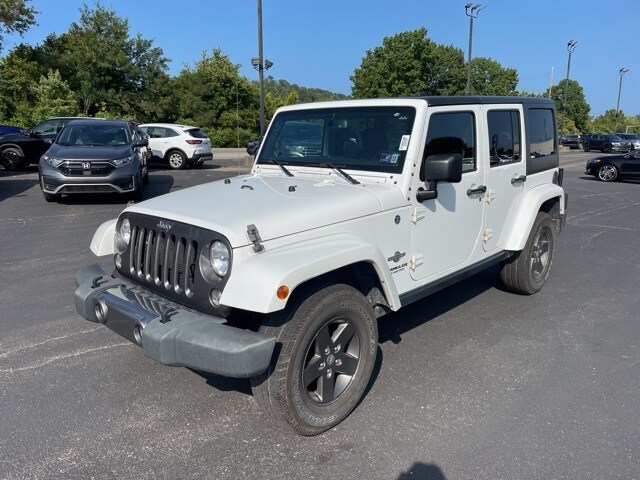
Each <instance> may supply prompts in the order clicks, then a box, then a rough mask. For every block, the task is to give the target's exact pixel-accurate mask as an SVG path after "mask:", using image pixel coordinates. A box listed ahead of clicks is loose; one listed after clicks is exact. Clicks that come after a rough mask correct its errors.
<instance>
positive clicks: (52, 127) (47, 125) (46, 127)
mask: <svg viewBox="0 0 640 480" xmlns="http://www.w3.org/2000/svg"><path fill="white" fill-rule="evenodd" d="M60 123H61V122H60V120H48V121H46V122H42V123H40V124H38V125H36V126H35V127H33V130H32V132H33V133H39V134H40V135H49V134H52V133H57V132H58V127H59V126H60Z"/></svg>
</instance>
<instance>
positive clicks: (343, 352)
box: [251, 285, 378, 436]
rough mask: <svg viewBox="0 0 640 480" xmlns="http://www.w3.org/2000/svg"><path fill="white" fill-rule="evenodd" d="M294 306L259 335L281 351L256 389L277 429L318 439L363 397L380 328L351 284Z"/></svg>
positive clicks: (305, 295) (254, 382)
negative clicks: (274, 342) (271, 337)
mask: <svg viewBox="0 0 640 480" xmlns="http://www.w3.org/2000/svg"><path fill="white" fill-rule="evenodd" d="M289 303H290V305H289V306H288V307H287V309H286V310H285V311H283V312H279V313H277V314H274V315H269V316H267V317H266V318H265V321H264V323H263V325H262V327H261V328H260V331H261V332H263V333H266V334H269V335H275V336H276V337H277V342H278V343H277V346H276V348H277V347H278V345H280V346H281V349H280V351H279V353H277V354H274V358H273V359H272V362H271V365H270V366H269V368H268V369H267V371H266V372H264V373H263V374H262V375H260V376H257V377H254V378H252V379H251V387H252V390H253V395H254V397H255V398H256V401H257V402H258V404H260V406H261V407H262V408H263V409H264V410H265V411H266V413H267V414H268V415H269V416H270V417H271V418H272V419H274V420H275V422H276V423H278V424H280V425H289V426H290V427H292V428H293V429H294V430H295V431H296V432H297V433H299V434H300V435H307V436H311V435H318V434H319V433H322V432H324V431H325V430H328V429H329V428H331V427H333V426H335V425H337V424H338V423H340V422H341V421H342V420H344V419H345V418H346V417H347V416H348V415H349V414H350V413H351V411H352V410H353V409H354V408H355V407H356V405H357V404H358V402H359V401H360V399H361V398H362V395H363V394H364V391H365V389H366V387H367V385H368V383H369V380H370V378H371V373H372V371H373V367H374V364H375V359H376V354H377V349H378V324H377V321H376V317H375V314H374V312H373V308H372V307H371V305H370V304H369V302H368V301H367V299H366V298H365V297H364V296H363V295H362V294H361V293H360V292H359V291H358V290H356V289H354V288H353V287H350V286H348V285H332V286H329V287H326V288H322V289H318V290H316V291H310V292H307V293H303V294H300V295H297V296H296V298H292V299H291V300H290V301H289Z"/></svg>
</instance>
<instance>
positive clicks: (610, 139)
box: [604, 134, 622, 142]
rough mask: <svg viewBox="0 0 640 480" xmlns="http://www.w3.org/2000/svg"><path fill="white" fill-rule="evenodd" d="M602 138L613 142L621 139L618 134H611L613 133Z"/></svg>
mask: <svg viewBox="0 0 640 480" xmlns="http://www.w3.org/2000/svg"><path fill="white" fill-rule="evenodd" d="M604 138H606V139H607V140H609V141H614V142H619V141H620V140H622V139H621V138H620V137H619V136H618V135H613V134H609V135H605V136H604Z"/></svg>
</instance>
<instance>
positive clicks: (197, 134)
mask: <svg viewBox="0 0 640 480" xmlns="http://www.w3.org/2000/svg"><path fill="white" fill-rule="evenodd" d="M186 132H187V133H188V134H189V135H191V136H192V137H193V138H207V135H206V134H205V133H204V132H203V131H202V130H200V129H199V128H192V129H190V130H186Z"/></svg>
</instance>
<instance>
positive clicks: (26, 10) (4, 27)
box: [0, 0, 38, 50]
mask: <svg viewBox="0 0 640 480" xmlns="http://www.w3.org/2000/svg"><path fill="white" fill-rule="evenodd" d="M28 1H29V0H0V50H2V46H3V43H4V35H5V34H12V33H19V34H20V35H22V34H23V33H24V32H26V31H27V30H29V27H31V26H32V25H35V23H36V19H35V15H36V13H38V12H37V11H36V10H35V9H34V8H32V7H27V5H26V3H27V2H28Z"/></svg>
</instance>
